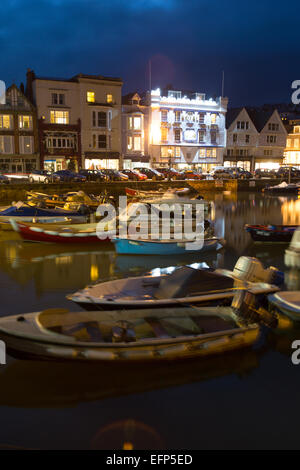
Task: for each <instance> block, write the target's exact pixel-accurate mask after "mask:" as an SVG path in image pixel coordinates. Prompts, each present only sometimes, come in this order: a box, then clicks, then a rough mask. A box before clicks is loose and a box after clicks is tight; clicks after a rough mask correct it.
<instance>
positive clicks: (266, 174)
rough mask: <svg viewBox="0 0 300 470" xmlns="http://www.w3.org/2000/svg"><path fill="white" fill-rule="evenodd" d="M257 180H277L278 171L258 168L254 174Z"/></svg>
mask: <svg viewBox="0 0 300 470" xmlns="http://www.w3.org/2000/svg"><path fill="white" fill-rule="evenodd" d="M254 176H255V178H276V170H270V169H269V168H258V169H257V170H255V172H254Z"/></svg>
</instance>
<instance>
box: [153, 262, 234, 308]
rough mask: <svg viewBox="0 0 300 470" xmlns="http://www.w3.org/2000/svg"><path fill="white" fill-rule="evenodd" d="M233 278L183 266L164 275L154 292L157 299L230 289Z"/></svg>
mask: <svg viewBox="0 0 300 470" xmlns="http://www.w3.org/2000/svg"><path fill="white" fill-rule="evenodd" d="M233 284H234V280H233V279H232V278H230V277H228V276H223V275H221V274H216V273H214V272H212V271H209V270H203V269H201V270H200V269H194V268H192V267H190V266H183V267H182V268H179V269H176V270H175V271H174V272H173V273H172V274H170V275H168V276H166V277H164V278H163V279H162V280H161V282H160V284H159V287H158V289H157V290H156V291H155V293H154V295H153V296H154V298H155V299H157V300H161V299H168V298H176V297H180V298H182V297H185V296H187V295H189V296H191V295H196V294H197V293H200V292H206V291H209V292H211V291H214V290H217V291H220V290H222V291H224V290H226V289H232V287H233Z"/></svg>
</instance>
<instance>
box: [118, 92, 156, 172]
mask: <svg viewBox="0 0 300 470" xmlns="http://www.w3.org/2000/svg"><path fill="white" fill-rule="evenodd" d="M149 111H150V107H149V106H148V104H147V103H146V101H145V96H141V95H140V94H139V93H136V92H135V93H130V94H128V95H126V96H123V98H122V154H123V168H129V169H130V168H134V167H139V166H142V167H145V166H149V164H150V156H149V117H150V112H149Z"/></svg>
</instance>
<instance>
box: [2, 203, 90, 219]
mask: <svg viewBox="0 0 300 470" xmlns="http://www.w3.org/2000/svg"><path fill="white" fill-rule="evenodd" d="M84 215H85V214H84V213H83V211H82V210H78V211H68V210H64V209H43V208H41V207H36V206H29V205H26V204H21V205H20V204H16V205H14V206H10V207H8V208H6V209H4V210H2V211H0V220H3V219H4V220H7V219H10V218H12V219H14V218H15V217H16V218H18V220H26V219H27V218H32V217H44V218H45V217H70V218H73V217H80V218H82V217H83V216H84Z"/></svg>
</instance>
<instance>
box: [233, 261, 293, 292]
mask: <svg viewBox="0 0 300 470" xmlns="http://www.w3.org/2000/svg"><path fill="white" fill-rule="evenodd" d="M233 275H234V276H235V277H237V278H238V279H240V280H242V281H248V282H266V283H267V284H275V285H277V286H280V285H281V284H283V282H284V273H283V272H281V271H279V269H277V268H275V267H274V266H270V267H269V268H267V269H265V268H264V267H263V265H262V263H261V262H260V261H259V260H258V259H257V258H252V257H250V256H241V257H240V258H239V259H238V261H237V263H236V265H235V267H234V270H233Z"/></svg>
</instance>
